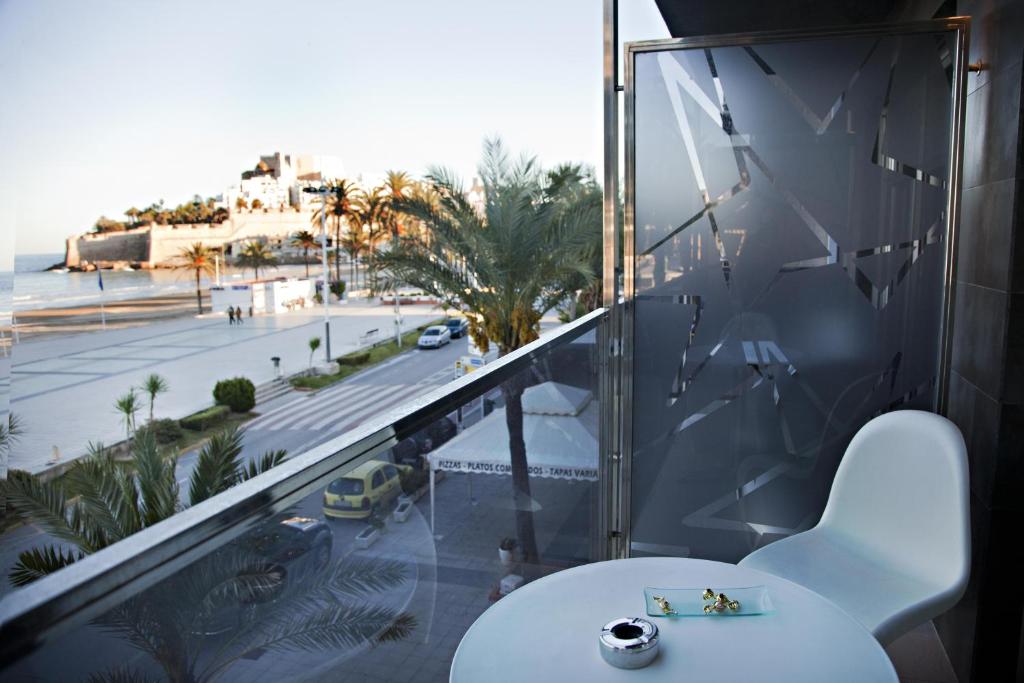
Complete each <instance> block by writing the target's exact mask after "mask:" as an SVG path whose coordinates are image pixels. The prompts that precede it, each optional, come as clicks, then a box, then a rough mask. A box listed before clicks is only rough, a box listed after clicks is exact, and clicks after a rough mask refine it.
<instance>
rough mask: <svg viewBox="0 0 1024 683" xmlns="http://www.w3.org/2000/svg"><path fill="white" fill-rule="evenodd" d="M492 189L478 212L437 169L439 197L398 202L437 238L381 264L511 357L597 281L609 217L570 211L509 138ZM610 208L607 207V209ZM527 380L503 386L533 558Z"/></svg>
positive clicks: (519, 513)
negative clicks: (450, 305)
mask: <svg viewBox="0 0 1024 683" xmlns="http://www.w3.org/2000/svg"><path fill="white" fill-rule="evenodd" d="M480 175H481V177H482V179H483V185H484V190H485V200H484V210H483V212H482V213H478V212H477V210H476V209H475V208H474V207H473V205H472V204H470V202H469V201H468V199H467V197H466V195H465V193H464V191H463V188H462V186H461V183H460V182H459V181H458V180H457V179H455V177H454V176H453V175H452V173H451V172H449V171H445V170H443V169H435V170H432V171H431V173H430V174H429V175H428V178H427V179H428V182H429V184H430V185H431V189H432V191H433V192H434V193H436V197H437V201H436V203H435V202H434V201H433V200H432V199H431V198H430V194H431V193H420V194H418V195H415V196H412V197H409V198H407V199H403V200H399V201H396V202H395V204H394V206H395V210H396V211H400V212H401V213H403V214H405V215H407V216H410V217H412V218H414V219H417V220H419V221H422V222H423V224H424V225H425V226H426V227H427V228H428V229H429V234H428V235H406V236H404V237H403V238H402V239H401V240H400V241H399V242H398V244H397V245H396V247H395V248H394V249H392V250H391V251H390V252H388V253H385V254H382V255H381V257H380V261H381V263H380V265H381V266H382V267H383V268H386V269H387V271H388V273H389V277H391V278H395V279H398V280H401V281H404V282H407V283H409V284H412V285H414V286H416V287H418V288H420V289H422V290H423V291H426V292H429V293H431V294H433V295H435V296H436V297H438V298H439V299H441V300H442V301H445V302H455V301H458V302H460V304H459V307H460V308H461V309H462V310H463V311H464V312H465V313H466V314H467V317H468V318H469V323H470V327H469V332H470V334H471V335H472V336H473V340H474V341H475V342H476V343H477V344H478V345H480V346H481V348H487V346H488V344H489V343H490V342H493V343H495V345H496V346H497V347H498V351H499V353H500V354H501V355H505V354H507V353H509V352H511V351H513V350H515V349H518V348H520V347H521V346H523V345H525V344H527V343H529V342H531V341H533V340H534V339H536V338H537V337H538V333H539V322H540V318H541V316H542V314H543V313H544V312H545V311H547V310H549V309H551V308H552V307H554V306H555V305H556V304H557V303H558V302H560V301H562V300H563V299H564V298H565V297H566V295H567V283H569V282H573V281H574V280H575V279H576V278H586V279H593V278H594V277H595V274H594V271H593V269H592V267H591V264H590V263H589V261H588V258H587V253H588V249H589V247H590V246H591V245H592V244H593V241H594V239H595V236H596V239H598V240H599V239H600V235H601V214H600V211H598V210H595V207H594V206H593V205H591V204H582V205H579V206H575V205H574V206H569V207H561V206H559V204H558V201H557V200H558V199H559V198H560V196H561V195H560V194H551V193H546V192H545V189H546V179H545V177H544V176H543V174H542V173H541V171H540V169H539V168H538V166H537V164H536V161H535V160H534V159H530V158H525V157H524V158H521V159H520V160H519V161H517V162H514V163H513V162H511V161H510V160H509V158H508V154H507V153H506V151H505V148H504V146H503V145H502V143H501V141H500V140H488V141H486V142H485V144H484V159H483V162H482V164H481V167H480ZM596 208H598V209H599V208H600V205H598V207H596ZM525 388H526V387H525V378H524V377H523V376H522V375H517V376H516V377H513V378H512V379H510V380H508V381H506V382H505V383H504V384H503V385H502V393H503V394H504V396H505V402H506V411H505V418H506V423H507V426H508V433H509V451H510V454H511V466H512V485H513V493H514V495H515V498H516V530H517V534H518V536H519V545H520V547H521V548H522V549H523V554H524V559H525V560H526V562H528V563H532V562H536V561H537V559H538V552H537V542H536V536H535V533H534V525H533V513H532V508H531V506H530V502H531V499H530V480H529V470H528V467H527V454H526V444H525V442H524V440H523V408H522V393H523V390H524V389H525Z"/></svg>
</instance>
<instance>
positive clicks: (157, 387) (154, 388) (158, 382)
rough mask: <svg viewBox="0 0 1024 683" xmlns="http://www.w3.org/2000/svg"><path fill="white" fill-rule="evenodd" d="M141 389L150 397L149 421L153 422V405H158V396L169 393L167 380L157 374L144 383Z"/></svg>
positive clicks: (153, 374) (147, 378) (150, 376)
mask: <svg viewBox="0 0 1024 683" xmlns="http://www.w3.org/2000/svg"><path fill="white" fill-rule="evenodd" d="M141 389H142V390H143V391H144V392H145V393H147V394H148V395H149V421H150V422H152V421H153V404H154V403H156V397H157V394H163V393H166V392H167V389H168V386H167V380H165V379H164V378H163V377H161V376H160V375H158V374H156V373H155V372H154V373H152V374H151V375H149V376H148V377H146V379H144V380H143V381H142V387H141Z"/></svg>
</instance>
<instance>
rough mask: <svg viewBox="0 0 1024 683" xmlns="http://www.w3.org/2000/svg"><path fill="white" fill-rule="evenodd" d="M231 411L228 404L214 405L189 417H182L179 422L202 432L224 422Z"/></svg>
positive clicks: (185, 426)
mask: <svg viewBox="0 0 1024 683" xmlns="http://www.w3.org/2000/svg"><path fill="white" fill-rule="evenodd" d="M229 412H230V410H229V408H228V407H227V406H213V407H212V408H207V409H206V410H200V411H199V412H198V413H193V414H191V415H189V416H187V417H183V418H181V420H179V424H180V425H181V426H182V427H184V428H185V429H191V430H192V431H194V432H201V431H203V430H204V429H208V428H209V427H212V426H214V425H216V424H218V423H220V422H223V421H224V419H225V418H227V416H228V413H229Z"/></svg>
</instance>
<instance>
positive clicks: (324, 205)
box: [302, 186, 337, 363]
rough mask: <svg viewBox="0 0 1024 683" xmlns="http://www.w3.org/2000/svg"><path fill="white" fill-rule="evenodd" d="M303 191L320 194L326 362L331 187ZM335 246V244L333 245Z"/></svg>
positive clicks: (328, 358) (328, 353)
mask: <svg viewBox="0 0 1024 683" xmlns="http://www.w3.org/2000/svg"><path fill="white" fill-rule="evenodd" d="M302 191H303V192H306V193H307V194H315V195H319V196H320V251H321V255H322V257H323V266H324V289H323V292H322V297H323V301H324V356H325V358H326V362H328V363H330V362H331V314H330V308H329V306H330V304H329V302H330V297H331V287H330V280H329V279H328V275H329V274H330V271H329V270H328V269H327V195H328V194H330V193H331V188H329V187H326V186H320V187H304V188H302ZM335 248H337V245H335Z"/></svg>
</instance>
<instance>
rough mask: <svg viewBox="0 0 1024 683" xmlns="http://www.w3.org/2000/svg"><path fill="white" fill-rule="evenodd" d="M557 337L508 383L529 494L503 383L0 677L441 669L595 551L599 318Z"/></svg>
mask: <svg viewBox="0 0 1024 683" xmlns="http://www.w3.org/2000/svg"><path fill="white" fill-rule="evenodd" d="M561 341H562V342H563V343H561V344H559V345H557V346H555V347H554V348H546V349H542V350H541V351H539V352H537V353H535V355H534V356H533V358H532V359H531V360H529V361H528V362H526V363H524V365H523V366H522V369H521V370H520V371H519V372H518V373H517V374H515V375H513V376H512V377H511V378H509V380H507V382H506V383H505V385H504V386H511V387H512V389H513V390H515V391H518V392H521V397H520V398H521V404H522V410H523V441H524V444H525V447H526V458H527V463H528V468H529V482H530V486H529V497H528V498H523V497H522V496H521V495H518V494H517V491H516V490H515V489H514V487H513V485H512V477H511V476H510V471H511V457H510V450H509V438H508V430H507V420H506V411H507V407H508V406H507V403H506V399H505V395H504V391H503V387H502V386H499V387H497V388H494V389H492V390H488V391H483V390H480V391H478V392H477V393H478V395H476V396H474V397H473V398H472V399H470V400H468V401H466V402H465V403H461V402H460V403H459V404H439V405H438V408H439V412H438V413H437V415H438V417H436V419H434V420H432V421H431V422H430V423H428V424H427V425H426V426H424V427H423V428H422V429H420V430H418V431H417V432H415V433H414V434H412V435H411V436H410V437H408V438H407V439H403V440H401V441H399V442H398V443H396V444H393V445H391V446H390V447H389V448H388V449H386V450H383V451H382V452H378V453H376V454H375V455H373V457H372V458H371V459H370V460H368V461H365V462H364V463H363V464H361V465H359V466H358V467H355V468H342V469H339V470H338V471H337V472H336V473H332V474H331V475H330V476H328V477H327V478H325V480H324V481H325V483H324V484H323V486H322V487H321V488H319V489H318V490H316V491H313V492H312V493H310V494H309V495H307V496H305V497H304V498H303V499H301V500H299V501H297V502H295V503H293V504H291V505H290V506H289V507H288V509H287V510H285V511H283V512H281V513H278V514H275V515H273V516H269V517H258V518H256V519H253V520H250V522H249V525H248V526H246V527H245V529H244V530H239V532H237V534H236V535H235V536H234V537H233V538H231V540H227V541H220V542H219V543H217V544H216V547H214V548H212V549H210V550H209V551H206V552H205V554H203V555H202V556H201V557H200V558H199V559H198V560H195V561H191V562H190V563H189V564H187V565H182V566H179V565H173V566H171V567H168V569H169V570H171V571H170V574H169V575H168V576H167V577H166V578H163V579H162V580H161V581H159V582H158V583H156V584H154V585H152V586H150V587H148V588H146V589H145V590H142V591H141V592H137V593H135V594H133V595H131V596H130V597H128V598H127V599H124V600H123V601H121V602H120V603H119V604H117V605H115V606H114V607H113V608H109V609H106V610H105V611H104V612H102V613H96V614H87V615H83V620H82V621H80V622H79V623H77V624H75V625H73V626H72V627H71V628H70V629H69V630H67V631H65V632H64V633H62V634H60V635H58V636H56V637H55V638H53V639H51V640H48V641H46V642H45V643H44V645H43V646H42V648H41V649H39V650H37V651H36V652H34V653H32V654H30V655H28V656H26V657H25V658H23V659H22V660H20V661H18V662H15V663H10V664H9V665H8V666H7V668H5V669H4V671H3V676H4V678H5V680H6V679H7V677H10V678H11V680H22V679H39V680H93V681H119V680H132V681H173V682H175V683H177V682H185V681H188V682H189V683H198V682H206V681H252V680H268V679H269V678H270V677H272V678H274V680H296V679H308V680H339V679H344V680H370V679H373V678H377V679H380V680H396V679H402V678H406V677H408V676H409V675H410V671H409V668H410V667H412V668H415V669H416V672H418V673H417V675H419V676H420V677H421V678H423V679H425V680H436V681H444V680H447V677H448V670H449V666H450V662H451V657H452V656H453V654H454V652H455V648H456V647H457V645H458V642H459V641H460V640H461V638H462V635H463V634H464V633H465V631H466V629H467V628H468V627H469V626H470V624H472V622H473V621H474V620H475V619H476V617H478V616H479V615H480V614H481V613H482V612H483V611H484V610H485V609H486V608H487V607H488V606H490V605H491V604H492V602H493V601H494V600H497V599H499V598H500V596H501V595H502V594H503V593H506V592H508V591H510V590H514V589H516V588H517V587H519V586H522V585H523V584H524V583H526V582H529V581H530V580H533V579H536V578H538V577H541V576H543V575H545V574H548V573H551V572H553V571H557V570H560V569H563V568H566V567H570V566H575V565H577V564H581V563H585V562H588V561H592V560H593V559H594V558H595V557H596V556H597V552H598V550H597V549H598V548H599V547H600V542H601V540H600V539H599V538H597V536H596V526H595V521H596V519H597V490H598V489H597V485H596V480H597V460H598V440H597V439H598V433H597V429H598V420H597V415H598V407H599V406H598V403H597V362H596V348H595V346H596V330H593V329H591V330H590V331H589V332H582V333H581V332H575V333H573V334H572V335H570V337H568V338H566V339H564V340H561ZM521 514H528V515H529V516H530V518H531V522H532V528H533V530H534V534H535V540H536V544H537V549H538V556H539V557H538V558H537V560H536V561H534V562H527V561H525V560H526V558H524V555H523V552H522V547H521V544H520V543H518V542H517V541H518V528H517V516H518V515H521ZM228 536H231V533H228ZM126 543H131V540H129V541H126Z"/></svg>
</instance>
